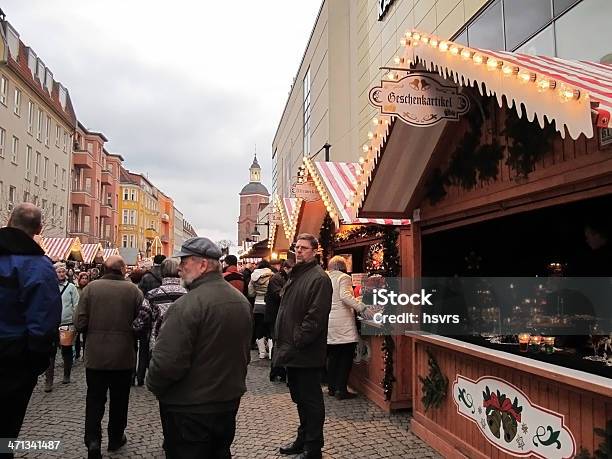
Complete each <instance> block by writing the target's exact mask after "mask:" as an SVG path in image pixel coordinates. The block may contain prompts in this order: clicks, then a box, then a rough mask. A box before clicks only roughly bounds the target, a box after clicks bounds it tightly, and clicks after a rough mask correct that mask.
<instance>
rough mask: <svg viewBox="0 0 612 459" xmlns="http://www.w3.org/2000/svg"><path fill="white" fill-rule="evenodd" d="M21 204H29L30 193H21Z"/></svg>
mask: <svg viewBox="0 0 612 459" xmlns="http://www.w3.org/2000/svg"><path fill="white" fill-rule="evenodd" d="M23 202H30V192H29V191H27V190H26V191H24V192H23Z"/></svg>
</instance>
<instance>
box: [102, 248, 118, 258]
mask: <svg viewBox="0 0 612 459" xmlns="http://www.w3.org/2000/svg"><path fill="white" fill-rule="evenodd" d="M112 255H119V249H118V248H116V247H115V248H114V249H103V253H102V258H103V259H104V260H106V259H107V258H108V257H110V256H112Z"/></svg>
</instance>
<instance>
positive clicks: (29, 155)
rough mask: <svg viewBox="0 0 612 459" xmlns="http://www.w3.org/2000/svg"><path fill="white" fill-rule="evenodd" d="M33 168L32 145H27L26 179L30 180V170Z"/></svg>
mask: <svg viewBox="0 0 612 459" xmlns="http://www.w3.org/2000/svg"><path fill="white" fill-rule="evenodd" d="M31 170H32V147H31V146H29V145H28V146H26V173H25V178H26V180H30V171H31Z"/></svg>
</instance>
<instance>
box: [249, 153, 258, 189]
mask: <svg viewBox="0 0 612 459" xmlns="http://www.w3.org/2000/svg"><path fill="white" fill-rule="evenodd" d="M249 171H250V172H251V182H261V167H259V163H258V162H257V150H256V151H255V156H254V158H253V164H251V167H250V168H249Z"/></svg>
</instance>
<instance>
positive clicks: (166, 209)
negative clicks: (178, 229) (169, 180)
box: [157, 191, 174, 257]
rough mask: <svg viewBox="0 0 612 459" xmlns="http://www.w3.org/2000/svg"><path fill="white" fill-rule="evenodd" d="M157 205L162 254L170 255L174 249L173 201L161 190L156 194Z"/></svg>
mask: <svg viewBox="0 0 612 459" xmlns="http://www.w3.org/2000/svg"><path fill="white" fill-rule="evenodd" d="M157 199H158V207H159V220H160V228H159V239H160V241H161V244H162V255H165V256H167V257H169V256H171V255H172V251H173V250H174V201H173V200H172V198H171V197H169V196H166V195H165V194H164V193H162V192H161V191H159V192H158V194H157Z"/></svg>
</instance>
